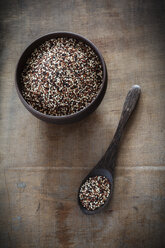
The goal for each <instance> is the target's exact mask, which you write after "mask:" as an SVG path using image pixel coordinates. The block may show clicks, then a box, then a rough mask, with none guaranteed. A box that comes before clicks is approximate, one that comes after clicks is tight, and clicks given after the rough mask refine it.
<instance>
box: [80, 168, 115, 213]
mask: <svg viewBox="0 0 165 248" xmlns="http://www.w3.org/2000/svg"><path fill="white" fill-rule="evenodd" d="M95 176H104V177H106V178H107V179H108V181H109V183H110V194H109V196H108V198H107V199H106V201H105V203H104V205H102V206H101V207H99V208H97V209H95V210H88V209H87V208H85V207H83V206H82V204H81V202H80V198H79V194H78V204H79V206H80V209H81V210H82V211H83V213H84V214H88V215H92V214H96V213H99V212H100V211H101V210H103V208H106V207H107V205H108V202H109V200H110V198H111V196H112V191H113V176H112V173H111V172H110V171H109V170H107V169H104V168H99V169H94V170H92V171H91V172H90V173H89V174H88V175H87V176H86V177H85V178H84V180H83V181H82V183H81V185H80V187H79V191H78V192H80V189H81V186H82V185H83V184H84V183H85V182H86V181H87V180H88V179H89V178H90V177H95Z"/></svg>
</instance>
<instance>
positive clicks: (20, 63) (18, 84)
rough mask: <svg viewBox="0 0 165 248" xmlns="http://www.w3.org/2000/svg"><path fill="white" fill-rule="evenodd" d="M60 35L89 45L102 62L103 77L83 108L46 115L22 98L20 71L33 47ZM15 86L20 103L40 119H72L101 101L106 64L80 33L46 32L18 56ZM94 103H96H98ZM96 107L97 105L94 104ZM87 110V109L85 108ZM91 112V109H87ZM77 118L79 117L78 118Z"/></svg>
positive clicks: (104, 83) (97, 51)
mask: <svg viewBox="0 0 165 248" xmlns="http://www.w3.org/2000/svg"><path fill="white" fill-rule="evenodd" d="M62 37H68V38H76V39H77V40H80V41H82V42H84V43H86V44H87V45H89V46H90V47H91V48H92V49H93V50H94V51H95V53H96V54H97V56H98V57H99V59H100V62H101V64H102V70H103V78H102V84H101V88H100V90H99V92H98V94H97V96H96V98H95V99H94V100H93V101H92V102H91V103H90V104H89V105H88V106H87V107H86V108H84V109H82V110H80V111H78V112H77V113H73V114H71V115H63V116H52V115H46V114H43V113H41V112H39V111H37V110H35V109H34V108H32V107H31V106H30V105H29V104H28V103H27V102H26V101H25V99H24V98H23V96H22V89H21V88H22V84H21V74H22V71H23V69H24V66H25V63H26V61H27V59H28V58H29V56H30V55H31V53H32V52H33V51H34V49H35V48H37V47H38V46H40V45H41V44H43V42H45V41H47V40H50V39H53V38H62ZM15 77H16V88H17V92H18V95H19V97H20V99H21V101H22V103H23V104H24V106H25V107H26V108H27V109H28V110H29V111H30V112H31V113H32V114H34V115H35V116H36V117H40V118H41V119H45V120H46V119H49V120H53V119H56V120H58V119H59V120H60V119H61V118H62V119H64V118H66V119H73V118H74V116H80V115H81V113H83V112H84V111H86V110H87V109H88V108H89V109H90V106H91V107H92V105H95V102H96V103H97V101H98V102H99V103H100V102H101V100H102V99H101V98H103V96H104V94H105V90H106V83H107V71H106V65H105V62H104V59H103V57H102V55H101V54H100V52H99V50H98V49H97V48H96V47H95V45H94V44H93V43H92V42H91V41H89V40H87V39H86V38H84V37H82V36H81V35H78V34H75V33H69V32H57V33H51V34H47V35H45V36H42V37H40V38H39V39H37V40H35V41H34V42H32V43H31V45H29V46H28V47H27V48H26V49H25V51H24V52H23V54H22V56H21V57H20V60H19V61H18V64H17V68H16V75H15ZM102 91H103V96H102V97H100V100H99V99H98V100H97V98H99V96H100V92H102ZM99 103H98V104H96V105H99ZM96 107H97V106H96ZM87 112H88V110H87ZM89 112H91V111H89ZM78 119H79V118H78Z"/></svg>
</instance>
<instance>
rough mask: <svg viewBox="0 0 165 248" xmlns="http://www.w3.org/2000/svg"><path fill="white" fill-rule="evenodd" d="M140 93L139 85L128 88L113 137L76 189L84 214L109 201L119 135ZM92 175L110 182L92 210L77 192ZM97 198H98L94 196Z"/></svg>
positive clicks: (91, 212) (102, 207)
mask: <svg viewBox="0 0 165 248" xmlns="http://www.w3.org/2000/svg"><path fill="white" fill-rule="evenodd" d="M140 93H141V88H140V86H139V85H133V86H132V88H131V89H130V90H129V92H128V94H127V96H126V99H125V102H124V106H123V110H122V113H121V117H120V121H119V124H118V126H117V129H116V132H115V134H114V137H113V139H112V141H111V144H110V145H109V147H108V149H107V151H106V153H105V154H104V156H103V157H102V158H101V160H100V161H99V162H98V163H97V165H96V166H95V167H94V168H93V169H92V170H91V171H90V172H89V174H88V175H87V176H86V177H85V178H84V180H83V181H82V183H81V185H80V188H79V191H78V204H79V206H80V209H81V210H82V211H83V213H85V214H95V213H98V212H100V211H102V210H103V209H104V208H106V206H107V205H108V203H109V200H110V198H111V196H112V192H113V173H114V167H115V164H116V163H115V161H116V156H117V151H118V146H119V142H120V139H121V136H122V134H123V131H124V128H125V126H126V123H127V121H128V120H129V117H130V116H131V114H132V112H133V110H134V109H135V106H136V104H137V102H138V99H139V96H140ZM94 176H104V177H106V178H107V179H108V180H109V183H110V194H109V196H108V197H107V199H106V200H105V202H104V205H101V206H100V207H98V208H96V209H94V210H88V209H87V208H85V207H83V206H82V204H81V201H80V198H79V193H80V189H81V186H82V185H83V184H84V183H85V182H86V181H87V180H88V179H89V177H94ZM96 199H97V200H98V198H96Z"/></svg>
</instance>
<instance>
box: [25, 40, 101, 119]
mask: <svg viewBox="0 0 165 248" xmlns="http://www.w3.org/2000/svg"><path fill="white" fill-rule="evenodd" d="M102 76H103V72H102V66H101V62H100V60H99V58H98V56H97V55H96V53H95V52H94V50H93V49H92V48H91V47H90V46H88V45H87V44H85V43H84V42H81V41H79V40H77V39H73V38H56V39H51V40H48V41H45V42H44V43H43V44H42V45H40V46H39V47H38V48H36V49H35V50H34V51H33V52H32V54H31V56H30V57H29V58H28V60H27V62H26V65H25V67H24V70H23V72H22V76H21V83H22V95H23V97H24V99H25V100H26V102H27V103H28V104H29V105H31V106H32V107H33V108H34V109H36V110H37V111H40V112H42V113H44V114H48V115H54V116H62V115H70V114H74V113H76V112H78V111H80V110H82V109H84V108H85V107H87V106H88V105H89V104H90V103H91V102H92V101H93V100H94V99H95V98H96V96H97V94H98V92H99V90H100V88H101V84H102Z"/></svg>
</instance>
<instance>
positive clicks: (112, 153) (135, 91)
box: [100, 85, 141, 169]
mask: <svg viewBox="0 0 165 248" xmlns="http://www.w3.org/2000/svg"><path fill="white" fill-rule="evenodd" d="M140 93H141V88H140V86H139V85H133V86H132V88H131V89H130V90H129V92H128V94H127V96H126V99H125V102H124V106H123V110H122V113H121V117H120V121H119V124H118V127H117V129H116V132H115V135H114V137H113V139H112V142H111V144H110V146H109V147H108V149H107V151H106V153H105V155H104V157H103V158H102V160H101V161H100V162H101V164H102V166H104V167H108V169H113V168H114V166H115V158H116V153H117V148H118V145H119V142H120V138H121V136H122V133H123V130H124V127H125V126H126V123H127V121H128V119H129V117H130V115H131V113H132V112H133V110H134V108H135V106H136V103H137V101H138V99H139V96H140ZM101 164H100V165H101Z"/></svg>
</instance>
